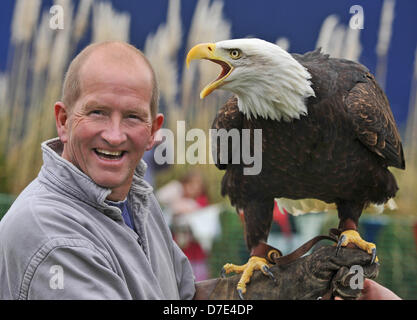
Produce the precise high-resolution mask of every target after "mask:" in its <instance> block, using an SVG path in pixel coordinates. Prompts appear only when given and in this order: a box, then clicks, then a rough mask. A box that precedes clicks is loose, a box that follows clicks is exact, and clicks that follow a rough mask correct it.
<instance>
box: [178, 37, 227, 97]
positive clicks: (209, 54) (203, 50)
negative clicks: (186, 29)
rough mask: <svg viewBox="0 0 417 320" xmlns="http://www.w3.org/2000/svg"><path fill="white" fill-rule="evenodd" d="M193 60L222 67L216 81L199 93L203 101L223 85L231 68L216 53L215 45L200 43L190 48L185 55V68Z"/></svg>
mask: <svg viewBox="0 0 417 320" xmlns="http://www.w3.org/2000/svg"><path fill="white" fill-rule="evenodd" d="M195 59H207V60H210V61H213V62H215V63H217V64H219V65H220V66H221V67H222V72H221V73H220V75H219V76H218V77H217V79H216V80H214V81H212V82H211V83H209V84H208V85H207V86H206V87H205V88H204V89H203V90H202V91H201V92H200V98H201V99H204V98H205V97H207V96H208V95H209V94H210V93H212V92H213V91H214V90H215V89H217V88H218V87H220V86H221V85H222V84H223V82H224V79H226V78H227V77H228V76H229V75H230V74H231V73H232V71H233V67H232V66H231V65H230V63H229V62H227V61H226V60H225V59H224V58H223V57H222V56H220V55H218V54H217V53H216V44H214V43H201V44H198V45H196V46H194V47H193V48H191V50H190V51H189V52H188V54H187V59H186V63H187V68H189V67H190V61H191V60H195Z"/></svg>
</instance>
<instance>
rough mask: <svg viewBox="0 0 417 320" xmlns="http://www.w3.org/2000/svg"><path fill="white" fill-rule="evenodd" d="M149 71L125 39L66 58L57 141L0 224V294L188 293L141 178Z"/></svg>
mask: <svg viewBox="0 0 417 320" xmlns="http://www.w3.org/2000/svg"><path fill="white" fill-rule="evenodd" d="M157 104H158V87H157V84H156V79H155V74H154V72H153V70H152V67H151V66H150V64H149V62H148V61H147V59H146V58H145V57H144V56H143V54H142V53H141V52H140V51H139V50H137V49H136V48H134V47H133V46H130V45H128V44H125V43H120V42H105V43H100V44H93V45H90V46H88V47H87V48H85V49H84V50H83V51H82V52H81V53H80V54H79V55H78V56H77V57H76V58H75V59H74V60H73V61H72V62H71V64H70V66H69V69H68V72H67V74H66V77H65V80H64V85H63V96H62V102H57V103H56V104H55V119H56V127H57V132H58V136H59V138H55V139H52V140H49V141H46V142H44V143H43V144H42V151H43V159H44V164H43V166H42V168H41V170H40V173H39V175H38V177H37V178H36V179H35V180H34V181H33V182H32V183H31V184H30V185H29V186H28V187H27V188H26V189H25V190H24V191H23V192H22V193H21V194H20V196H19V197H18V198H17V200H16V201H15V203H14V204H13V206H12V207H11V208H10V210H9V211H8V212H7V214H6V215H5V216H4V218H3V219H2V221H1V222H0V299H191V298H193V296H194V293H195V286H194V279H193V275H192V270H191V267H190V264H189V262H188V260H187V259H186V257H185V255H184V254H183V253H182V252H181V250H180V249H179V248H178V246H177V245H176V244H175V243H174V242H173V240H172V237H171V233H170V231H169V229H168V227H167V225H166V223H165V221H164V218H163V215H162V213H161V210H160V207H159V205H158V204H157V202H156V200H155V197H154V195H153V193H152V188H151V187H150V185H149V184H147V183H146V182H145V181H144V180H143V175H144V172H145V170H146V164H145V163H144V162H143V161H142V160H141V158H142V156H143V154H144V152H145V151H146V150H149V149H151V148H152V146H153V144H154V137H155V133H156V132H157V130H158V129H160V128H161V126H162V123H163V120H164V118H163V115H162V114H158V113H157Z"/></svg>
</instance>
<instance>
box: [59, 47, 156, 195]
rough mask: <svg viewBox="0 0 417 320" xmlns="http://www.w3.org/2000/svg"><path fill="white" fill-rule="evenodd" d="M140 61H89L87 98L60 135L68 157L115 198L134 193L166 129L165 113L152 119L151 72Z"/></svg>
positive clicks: (84, 74) (84, 83) (83, 79)
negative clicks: (158, 134) (147, 156)
mask: <svg viewBox="0 0 417 320" xmlns="http://www.w3.org/2000/svg"><path fill="white" fill-rule="evenodd" d="M93 55H94V53H93V54H92V56H93ZM136 60H138V61H137V62H136V63H135V64H133V65H131V64H130V65H129V64H127V63H123V62H117V61H115V60H112V59H110V60H109V58H105V57H103V56H100V55H99V56H98V57H94V59H91V57H89V58H88V59H87V61H86V62H85V64H84V65H83V66H82V68H81V70H80V83H81V95H80V97H79V99H78V100H77V101H76V103H75V104H74V106H73V108H72V109H71V110H70V111H69V112H68V120H67V123H66V126H65V127H66V132H64V134H62V135H60V138H61V140H62V142H63V143H64V151H63V154H62V156H63V157H64V158H65V159H67V160H69V161H70V162H72V163H73V164H74V165H76V166H77V167H78V168H79V169H81V171H83V172H84V173H85V174H87V175H88V176H89V177H91V178H92V179H93V180H94V182H95V183H97V184H98V185H100V186H103V187H107V188H110V189H112V191H113V192H112V194H113V193H117V192H118V191H122V192H121V194H123V195H125V194H126V193H127V191H128V190H129V189H130V185H131V182H132V178H133V173H134V170H135V168H136V166H137V165H138V163H139V161H140V159H141V158H142V156H143V154H144V152H145V150H149V149H150V148H151V147H152V144H153V138H154V133H155V131H156V130H157V129H159V127H160V126H161V125H162V120H161V119H159V118H158V117H162V115H158V116H157V119H159V120H156V119H155V120H152V117H151V111H150V102H151V94H152V75H151V72H150V70H149V68H148V66H147V65H146V64H145V62H144V61H141V59H140V58H138V59H136ZM162 119H163V118H162ZM117 200H121V199H117Z"/></svg>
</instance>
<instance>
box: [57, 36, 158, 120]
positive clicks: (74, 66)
mask: <svg viewBox="0 0 417 320" xmlns="http://www.w3.org/2000/svg"><path fill="white" fill-rule="evenodd" d="M113 44H119V45H122V46H123V47H124V48H126V49H128V50H130V51H131V52H133V53H134V54H137V55H138V56H139V57H142V58H143V60H144V61H145V63H146V64H147V65H148V67H149V69H150V70H151V73H152V96H151V105H150V109H151V115H152V118H153V119H154V118H155V117H156V114H157V112H158V104H159V86H158V81H157V79H156V75H155V71H154V69H153V67H152V65H151V63H150V62H149V60H148V59H147V58H146V56H145V55H144V54H143V52H142V51H140V50H139V49H138V48H136V47H134V46H132V45H131V44H128V43H126V42H121V41H105V42H100V43H93V44H90V45H88V46H87V47H85V48H84V49H83V50H82V51H81V52H80V53H79V54H78V55H77V56H76V57H75V58H74V59H73V60H72V61H71V63H70V65H69V67H68V70H67V73H66V74H65V78H64V84H63V86H62V102H63V103H64V104H65V106H67V107H68V108H69V109H70V110H71V109H72V107H73V106H74V104H75V102H76V101H77V100H78V98H79V97H80V94H81V85H80V70H81V68H82V66H83V65H84V63H85V61H86V60H87V58H88V57H89V56H90V54H91V53H93V52H94V50H95V49H98V48H100V47H104V46H108V45H113Z"/></svg>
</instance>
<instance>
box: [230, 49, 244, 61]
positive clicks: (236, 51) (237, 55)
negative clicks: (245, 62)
mask: <svg viewBox="0 0 417 320" xmlns="http://www.w3.org/2000/svg"><path fill="white" fill-rule="evenodd" d="M229 54H230V56H231V57H232V59H239V58H240V56H241V55H242V52H241V51H240V50H239V49H231V50H230V51H229Z"/></svg>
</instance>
